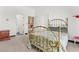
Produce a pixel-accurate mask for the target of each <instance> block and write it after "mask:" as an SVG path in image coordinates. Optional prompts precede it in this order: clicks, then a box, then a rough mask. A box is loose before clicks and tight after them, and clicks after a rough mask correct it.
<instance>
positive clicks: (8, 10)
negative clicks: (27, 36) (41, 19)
mask: <svg viewBox="0 0 79 59" xmlns="http://www.w3.org/2000/svg"><path fill="white" fill-rule="evenodd" d="M16 15H23V16H24V21H25V29H24V31H25V32H28V30H26V28H27V29H28V27H27V26H28V25H27V24H28V23H27V20H28V18H27V17H28V16H34V15H35V12H34V10H33V9H31V8H29V7H13V6H12V7H0V30H5V29H9V30H10V35H16V32H17V26H16V20H17V18H16ZM7 18H8V19H9V21H6V19H7Z"/></svg>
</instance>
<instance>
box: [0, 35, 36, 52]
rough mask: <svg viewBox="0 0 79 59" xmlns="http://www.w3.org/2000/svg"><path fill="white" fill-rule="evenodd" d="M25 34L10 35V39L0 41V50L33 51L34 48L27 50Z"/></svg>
mask: <svg viewBox="0 0 79 59" xmlns="http://www.w3.org/2000/svg"><path fill="white" fill-rule="evenodd" d="M25 41H26V42H27V36H26V35H20V36H16V37H11V40H8V41H0V52H29V51H30V52H31V51H35V50H34V49H32V50H29V49H28V48H27V45H26V44H25V43H26V42H25Z"/></svg>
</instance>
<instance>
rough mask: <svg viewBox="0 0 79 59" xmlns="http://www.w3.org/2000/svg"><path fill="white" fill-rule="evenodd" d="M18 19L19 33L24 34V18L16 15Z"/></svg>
mask: <svg viewBox="0 0 79 59" xmlns="http://www.w3.org/2000/svg"><path fill="white" fill-rule="evenodd" d="M16 18H17V32H19V34H24V17H23V16H22V15H16Z"/></svg>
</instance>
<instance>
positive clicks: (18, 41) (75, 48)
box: [0, 35, 79, 52]
mask: <svg viewBox="0 0 79 59" xmlns="http://www.w3.org/2000/svg"><path fill="white" fill-rule="evenodd" d="M28 47H29V44H28V41H27V35H19V36H16V37H11V40H8V41H0V52H39V50H37V49H35V48H32V49H31V50H30V49H28ZM67 52H79V44H73V43H71V42H69V43H68V46H67Z"/></svg>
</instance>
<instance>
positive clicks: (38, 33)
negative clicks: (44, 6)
mask: <svg viewBox="0 0 79 59" xmlns="http://www.w3.org/2000/svg"><path fill="white" fill-rule="evenodd" d="M29 39H30V43H31V45H34V46H35V47H37V48H39V49H40V50H42V51H43V52H59V51H60V50H59V48H60V41H59V39H57V36H56V34H55V33H54V32H52V31H51V30H50V29H49V28H46V27H44V26H36V27H33V32H29Z"/></svg>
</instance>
